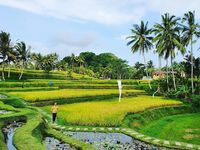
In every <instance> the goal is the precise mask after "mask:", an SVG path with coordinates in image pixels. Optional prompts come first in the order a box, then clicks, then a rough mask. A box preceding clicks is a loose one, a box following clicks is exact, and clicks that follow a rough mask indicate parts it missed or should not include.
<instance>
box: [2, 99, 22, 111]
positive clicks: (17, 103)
mask: <svg viewBox="0 0 200 150" xmlns="http://www.w3.org/2000/svg"><path fill="white" fill-rule="evenodd" d="M2 101H3V102H4V104H7V105H10V106H13V107H15V108H25V107H26V103H25V102H24V101H23V100H21V99H19V98H15V97H10V98H6V99H2Z"/></svg>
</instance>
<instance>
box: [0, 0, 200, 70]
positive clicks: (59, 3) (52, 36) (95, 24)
mask: <svg viewBox="0 0 200 150" xmlns="http://www.w3.org/2000/svg"><path fill="white" fill-rule="evenodd" d="M199 6H200V1H199V0H190V1H189V0H173V1H172V0H0V18H1V19H0V30H3V31H6V32H9V33H10V35H11V38H12V42H13V43H15V42H18V41H25V42H26V44H28V45H30V46H31V48H32V52H40V53H42V54H48V53H54V52H56V53H58V54H59V56H60V59H62V58H63V57H65V56H67V55H71V54H72V53H74V54H76V55H78V54H79V53H80V52H83V51H92V52H95V53H96V54H99V53H104V52H111V53H114V54H115V55H116V56H118V57H120V58H122V59H126V60H127V61H128V62H129V64H130V65H133V64H134V63H135V62H137V61H140V62H143V58H142V56H141V55H140V54H139V53H135V54H133V53H132V52H131V49H130V47H128V46H127V45H126V43H127V40H126V37H127V36H128V35H130V34H131V32H130V29H131V28H132V25H133V24H139V23H140V21H141V20H143V21H145V22H146V21H148V23H149V27H152V26H153V25H154V24H155V23H160V21H161V15H162V14H164V13H166V12H168V13H170V14H173V15H176V16H178V17H182V16H183V15H184V13H186V12H188V11H195V12H196V13H195V14H196V21H197V22H199V23H200V9H199ZM198 47H200V42H197V43H196V44H195V46H194V50H195V53H194V54H195V56H200V51H197V49H198ZM153 51H155V49H152V50H151V51H150V52H148V53H147V54H146V57H147V60H150V59H151V60H153V61H154V63H155V65H156V66H158V57H157V55H156V54H154V52H153ZM182 59H183V57H182V56H181V54H177V57H176V61H180V60H182ZM164 64H165V63H164V60H163V61H162V65H164Z"/></svg>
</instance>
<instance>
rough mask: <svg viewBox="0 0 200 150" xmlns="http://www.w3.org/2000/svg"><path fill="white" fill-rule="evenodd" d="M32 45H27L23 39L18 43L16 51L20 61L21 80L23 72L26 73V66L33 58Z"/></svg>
mask: <svg viewBox="0 0 200 150" xmlns="http://www.w3.org/2000/svg"><path fill="white" fill-rule="evenodd" d="M30 49H31V48H30V47H27V46H26V44H25V43H24V42H23V41H22V42H18V43H17V44H16V51H17V59H18V61H19V63H20V66H21V68H20V70H21V73H20V76H19V80H21V78H22V76H23V73H24V67H26V65H27V63H28V61H29V59H30V58H31V53H30Z"/></svg>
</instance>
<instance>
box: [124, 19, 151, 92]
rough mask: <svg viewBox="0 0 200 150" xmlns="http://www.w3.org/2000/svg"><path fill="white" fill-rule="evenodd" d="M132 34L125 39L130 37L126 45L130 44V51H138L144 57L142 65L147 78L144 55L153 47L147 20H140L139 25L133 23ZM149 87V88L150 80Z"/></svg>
mask: <svg viewBox="0 0 200 150" xmlns="http://www.w3.org/2000/svg"><path fill="white" fill-rule="evenodd" d="M131 32H132V35H131V36H128V37H127V39H130V41H129V42H128V43H127V45H128V46H129V45H132V46H131V51H132V52H133V53H136V52H138V51H139V52H140V54H142V56H143V59H144V65H145V68H146V76H147V78H148V70H147V64H146V57H145V53H146V52H148V50H150V49H151V48H152V47H153V44H152V39H153V37H152V36H151V32H152V30H151V29H149V28H148V22H146V23H144V22H143V21H141V24H140V25H137V24H134V25H133V29H131ZM149 87H150V88H151V85H150V82H149Z"/></svg>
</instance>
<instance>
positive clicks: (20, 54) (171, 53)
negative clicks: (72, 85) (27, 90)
mask: <svg viewBox="0 0 200 150" xmlns="http://www.w3.org/2000/svg"><path fill="white" fill-rule="evenodd" d="M199 37H200V25H199V24H198V23H197V22H196V21H195V12H188V13H185V14H184V16H183V17H182V18H178V17H176V16H174V15H170V14H168V13H166V14H164V15H162V16H161V23H156V24H155V25H154V26H153V27H152V28H149V27H148V22H146V23H145V22H144V21H141V23H140V24H139V25H138V24H134V25H133V28H132V29H131V35H130V36H128V37H127V40H128V43H127V45H128V46H129V45H130V46H131V51H132V52H133V53H136V52H140V54H141V55H142V57H143V59H144V61H143V63H141V62H136V63H135V64H134V66H130V65H128V62H127V61H126V60H123V59H121V58H118V57H117V56H115V55H114V54H112V53H101V54H98V55H97V54H95V53H93V52H89V51H86V52H82V53H80V54H79V55H77V56H76V55H74V54H71V55H70V56H66V57H64V58H63V59H62V60H60V59H59V56H58V54H56V53H51V54H47V55H44V54H41V53H32V52H31V47H30V46H28V45H26V44H25V42H23V41H21V42H16V43H14V44H13V42H12V41H11V37H10V34H9V33H6V32H4V31H1V33H0V65H1V68H2V69H1V79H2V80H5V68H6V69H7V70H8V71H7V72H8V75H7V76H8V78H10V69H11V68H13V67H14V68H17V69H19V72H20V74H19V80H20V79H21V78H22V76H23V72H24V69H25V68H26V69H35V70H44V71H45V72H47V73H48V72H50V71H53V70H63V71H67V72H68V74H70V73H72V72H75V73H80V74H86V75H89V76H92V77H96V78H111V79H117V78H121V79H141V78H142V77H143V76H146V77H147V78H148V77H150V76H152V73H153V72H154V70H156V68H155V67H154V64H153V62H152V61H151V60H150V61H147V60H146V57H145V55H146V53H147V52H148V51H149V50H152V49H153V48H154V49H155V53H157V55H158V57H159V58H160V59H161V58H163V59H165V60H166V66H164V67H163V68H161V67H160V68H159V69H160V70H164V71H166V73H167V77H166V82H167V87H168V90H169V77H171V76H172V79H173V80H172V82H173V87H174V90H176V89H177V85H176V84H177V81H176V78H175V76H176V77H177V76H178V74H179V72H181V71H184V72H185V73H186V76H187V77H188V79H189V80H191V89H192V91H194V83H193V78H194V76H196V77H199V74H200V73H199V70H200V69H199V68H200V61H199V57H196V58H195V57H194V56H193V51H194V50H193V45H194V44H196V42H197V40H198V38H199ZM189 46H190V47H189ZM187 49H188V50H187ZM177 53H181V54H182V55H185V57H183V58H184V59H183V61H181V62H180V63H176V62H175V61H174V59H175V57H176V55H177ZM169 61H170V64H171V65H170V66H169ZM169 70H171V71H169ZM189 76H190V77H189Z"/></svg>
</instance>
